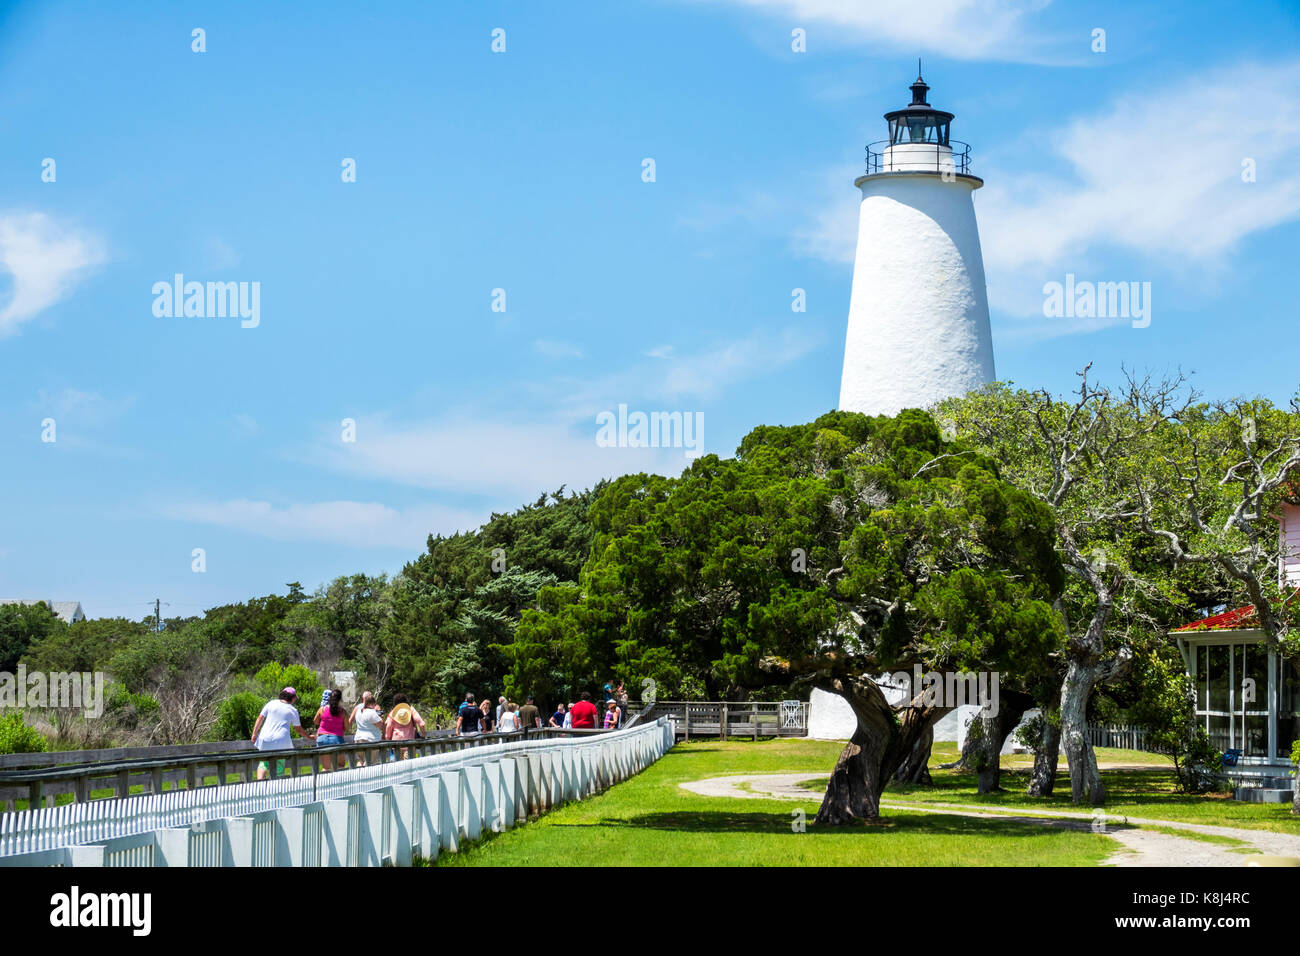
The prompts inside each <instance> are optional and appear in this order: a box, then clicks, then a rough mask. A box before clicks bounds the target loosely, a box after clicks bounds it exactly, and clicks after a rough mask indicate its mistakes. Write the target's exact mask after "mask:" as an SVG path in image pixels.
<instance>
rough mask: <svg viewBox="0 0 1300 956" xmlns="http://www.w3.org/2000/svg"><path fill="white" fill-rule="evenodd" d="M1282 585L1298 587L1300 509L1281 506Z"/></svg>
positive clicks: (1299, 582) (1299, 568) (1299, 572)
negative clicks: (1283, 547)
mask: <svg viewBox="0 0 1300 956" xmlns="http://www.w3.org/2000/svg"><path fill="white" fill-rule="evenodd" d="M1281 522H1282V540H1283V542H1284V543H1285V549H1284V550H1283V552H1282V583H1283V584H1293V585H1300V507H1297V506H1296V505H1283V506H1282V515H1281Z"/></svg>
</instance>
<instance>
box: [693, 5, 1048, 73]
mask: <svg viewBox="0 0 1300 956" xmlns="http://www.w3.org/2000/svg"><path fill="white" fill-rule="evenodd" d="M700 2H706V3H712V2H717V0H700ZM727 2H729V3H730V4H731V5H733V6H740V7H746V8H748V9H751V10H757V11H759V12H760V13H765V14H768V15H769V16H771V17H772V18H774V19H775V18H779V19H781V20H784V21H788V22H789V23H791V24H794V25H799V26H808V25H818V26H824V27H827V28H829V29H827V30H826V31H825V33H824V34H822V37H824V39H825V40H826V41H827V42H831V43H840V42H851V43H857V44H861V45H863V46H866V47H868V48H872V49H887V50H894V49H902V50H906V51H907V52H908V53H909V54H915V53H917V52H922V53H926V52H935V53H941V54H942V55H943V56H945V57H951V58H954V59H959V60H999V61H1015V62H1041V61H1044V60H1045V59H1046V57H1047V50H1048V47H1049V46H1050V45H1051V43H1050V41H1049V40H1048V39H1047V38H1046V37H1044V36H1041V35H1039V34H1038V33H1037V32H1036V29H1035V27H1036V25H1035V24H1034V22H1033V15H1034V14H1036V13H1038V12H1039V11H1040V10H1042V9H1043V8H1044V7H1046V6H1047V5H1048V3H1049V2H1050V0H930V2H927V3H919V2H917V0H859V2H851V0H727ZM809 39H810V40H811V41H813V42H817V41H818V40H819V39H820V37H816V36H814V35H813V34H812V33H811V31H810V33H809Z"/></svg>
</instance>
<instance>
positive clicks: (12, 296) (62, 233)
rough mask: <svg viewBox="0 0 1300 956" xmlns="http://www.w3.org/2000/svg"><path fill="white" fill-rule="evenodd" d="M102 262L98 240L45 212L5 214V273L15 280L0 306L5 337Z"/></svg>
mask: <svg viewBox="0 0 1300 956" xmlns="http://www.w3.org/2000/svg"><path fill="white" fill-rule="evenodd" d="M103 260H104V253H103V249H102V247H101V244H100V242H99V240H97V239H96V238H94V237H93V236H90V235H89V234H86V233H82V232H78V231H76V230H74V229H71V228H68V227H61V226H58V225H56V224H55V223H54V222H53V221H52V220H51V219H50V218H49V217H48V216H46V215H45V214H44V213H10V214H6V215H0V271H3V272H7V273H8V274H9V275H10V277H11V282H12V287H11V288H10V290H9V298H8V301H6V302H5V303H4V305H3V307H0V338H4V337H5V336H8V335H13V334H14V333H15V332H17V331H18V327H19V325H21V324H22V323H23V322H25V321H27V320H28V319H31V318H32V317H34V316H36V315H37V314H38V313H40V312H41V311H43V310H44V309H47V308H49V307H50V306H51V305H54V304H55V303H56V302H58V301H59V300H60V299H63V298H64V297H65V296H67V295H68V293H69V292H71V291H72V289H73V287H74V286H75V285H76V284H77V283H78V282H79V281H80V280H81V279H82V278H83V277H84V275H85V273H86V270H88V269H89V268H91V267H92V266H95V265H98V264H99V263H101V262H103Z"/></svg>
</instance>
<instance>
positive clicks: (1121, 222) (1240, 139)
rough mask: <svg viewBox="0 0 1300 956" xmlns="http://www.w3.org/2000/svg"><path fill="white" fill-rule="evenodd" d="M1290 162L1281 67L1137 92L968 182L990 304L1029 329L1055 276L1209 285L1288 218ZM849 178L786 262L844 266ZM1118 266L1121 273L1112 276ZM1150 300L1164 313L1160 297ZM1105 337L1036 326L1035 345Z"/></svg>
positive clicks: (853, 206)
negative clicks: (977, 184) (1042, 340)
mask: <svg viewBox="0 0 1300 956" xmlns="http://www.w3.org/2000/svg"><path fill="white" fill-rule="evenodd" d="M1261 104H1266V105H1264V106H1261ZM1298 153H1300V63H1294V62H1293V63H1283V64H1278V65H1272V66H1265V65H1259V64H1243V65H1238V66H1235V67H1232V68H1228V69H1220V70H1216V71H1213V72H1208V73H1205V74H1202V75H1199V76H1195V77H1191V78H1188V79H1186V80H1183V81H1181V82H1179V83H1176V84H1171V85H1167V86H1165V87H1161V88H1154V89H1145V90H1144V91H1143V94H1142V95H1141V96H1136V95H1134V96H1125V97H1123V98H1121V99H1119V100H1116V101H1115V102H1113V103H1111V104H1110V105H1109V106H1108V107H1106V108H1105V109H1104V110H1102V111H1100V112H1098V113H1096V114H1094V115H1092V116H1087V117H1080V118H1077V119H1075V120H1073V121H1072V122H1069V123H1067V124H1065V125H1063V126H1060V127H1058V128H1056V129H1054V130H1051V131H1048V132H1047V133H1045V134H1043V135H1042V136H1039V137H1037V138H1035V139H1034V140H1033V141H1032V142H1030V141H1023V142H1019V143H1015V144H1012V145H1011V146H1010V147H1008V148H1007V149H1006V150H1005V151H1004V155H1003V157H1002V158H1001V160H1000V161H999V160H997V159H995V160H994V161H993V162H990V163H989V164H988V165H985V166H984V167H982V168H978V169H976V170H975V172H976V173H977V174H979V175H981V176H983V177H984V178H985V180H986V182H987V185H986V186H985V187H984V188H983V189H981V190H980V191H979V192H977V193H976V194H975V206H976V211H977V215H978V218H979V228H980V236H981V244H982V248H983V253H984V266H985V273H986V277H987V280H988V289H989V301H990V305H991V306H992V307H994V308H996V309H1000V310H1002V311H1004V312H1007V313H1010V314H1013V315H1023V316H1031V315H1037V316H1039V317H1041V316H1042V305H1043V292H1042V287H1043V284H1044V283H1045V282H1048V281H1057V282H1061V281H1064V278H1065V273H1066V272H1073V273H1075V274H1076V276H1078V278H1079V279H1088V280H1094V281H1137V280H1151V279H1153V276H1152V275H1151V274H1150V273H1151V272H1152V271H1154V270H1157V269H1158V270H1162V271H1164V272H1165V273H1168V274H1171V275H1175V276H1178V277H1180V279H1182V280H1184V281H1185V283H1186V284H1189V285H1190V284H1191V283H1193V282H1202V283H1204V282H1207V281H1210V280H1211V279H1212V278H1213V277H1214V276H1216V275H1218V274H1220V273H1221V272H1222V271H1223V270H1224V269H1226V267H1227V266H1228V265H1229V264H1230V261H1231V256H1232V254H1233V253H1234V251H1235V249H1236V246H1237V244H1238V243H1240V242H1241V240H1243V239H1245V238H1246V237H1248V236H1250V235H1251V234H1253V233H1256V232H1260V231H1263V230H1266V229H1271V228H1273V227H1275V226H1278V225H1281V224H1283V223H1287V222H1293V221H1295V220H1296V219H1297V218H1300V182H1297V180H1296V177H1295V176H1294V175H1293V174H1292V171H1291V169H1290V164H1291V162H1292V160H1293V158H1294V157H1295V156H1296V155H1297V154H1298ZM1009 157H1014V158H1015V159H1016V160H1017V161H1018V165H1019V167H1020V168H1017V167H1016V166H1013V165H1012V164H1011V163H1009V162H1007V158H1009ZM1027 158H1029V159H1031V160H1032V162H1033V165H1032V166H1031V167H1027V168H1026V167H1024V163H1025V161H1026V159H1027ZM1247 158H1250V159H1253V160H1254V161H1255V163H1256V167H1257V181H1256V182H1254V183H1247V182H1243V181H1242V178H1241V173H1242V161H1243V160H1244V159H1247ZM849 175H850V171H846V170H834V171H831V172H830V173H829V174H828V176H827V186H826V188H824V189H823V193H824V194H825V195H826V197H827V198H826V199H825V201H824V203H823V204H822V205H820V206H819V207H818V211H817V212H815V213H814V214H813V215H812V216H811V217H810V218H809V219H808V220H807V221H806V222H805V224H804V225H803V226H802V227H800V228H799V229H797V230H796V231H795V233H794V235H793V236H792V239H791V245H792V248H793V249H794V250H795V251H796V252H797V253H799V254H802V255H807V256H810V257H812V258H817V259H822V260H824V261H827V262H832V263H837V264H843V263H850V262H852V261H853V255H854V249H855V245H856V239H857V215H858V204H857V203H856V202H854V201H853V200H852V199H851V198H848V199H846V198H845V197H844V196H843V195H842V192H843V191H842V189H837V190H835V192H831V185H830V184H831V183H834V182H839V183H842V182H843V181H844V179H845V177H846V176H849ZM1117 261H1118V262H1121V263H1128V264H1130V265H1125V266H1122V267H1121V268H1119V271H1118V273H1116V266H1115V263H1116V262H1117ZM1112 273H1116V274H1112ZM1156 285H1157V286H1159V285H1160V284H1159V283H1156ZM1155 295H1156V298H1160V299H1161V300H1162V301H1168V298H1167V297H1164V296H1163V293H1162V290H1161V289H1160V288H1157V289H1156V290H1155ZM1107 324H1112V323H1107V322H1080V323H1075V324H1073V325H1067V324H1065V323H1063V322H1054V323H1052V324H1051V327H1050V328H1049V327H1047V326H1040V325H1038V324H1037V323H1036V324H1035V327H1036V329H1037V331H1036V332H1035V333H1034V334H1036V335H1038V334H1054V335H1055V334H1069V333H1072V332H1080V331H1091V330H1094V329H1096V328H1099V327H1104V326H1105V325H1107Z"/></svg>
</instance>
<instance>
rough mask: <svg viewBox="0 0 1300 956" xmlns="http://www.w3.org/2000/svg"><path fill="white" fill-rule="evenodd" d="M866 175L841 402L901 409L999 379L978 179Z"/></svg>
mask: <svg viewBox="0 0 1300 956" xmlns="http://www.w3.org/2000/svg"><path fill="white" fill-rule="evenodd" d="M930 148H931V150H933V147H930ZM859 182H860V184H861V189H862V205H861V209H860V214H859V219H858V249H857V258H856V259H855V261H854V266H853V289H852V294H851V298H850V302H849V322H848V335H847V337H846V339H845V345H844V372H843V376H842V378H841V380H840V403H839V407H840V408H841V409H844V410H847V411H856V412H864V413H866V414H870V415H881V414H884V415H894V414H897V413H898V412H899V411H900V410H901V409H903V408H924V407H926V406H927V405H930V404H932V403H933V402H936V401H939V400H940V399H943V398H947V397H949V396H951V395H961V394H964V393H965V392H967V391H970V390H971V389H973V388H977V387H979V386H980V385H983V384H985V383H987V382H991V381H993V380H994V378H995V373H994V368H993V337H992V333H991V332H990V330H989V307H988V296H987V292H986V290H985V284H984V259H983V256H982V255H981V253H980V242H979V229H978V227H977V225H976V223H975V206H974V203H973V201H972V198H971V196H972V192H973V190H974V189H975V188H976V187H977V183H976V181H974V180H972V179H969V178H960V177H958V178H956V179H955V180H954V181H953V182H944V180H943V178H942V177H940V176H936V175H925V174H917V173H900V174H892V175H882V176H869V177H865V178H864V179H862V180H859Z"/></svg>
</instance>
